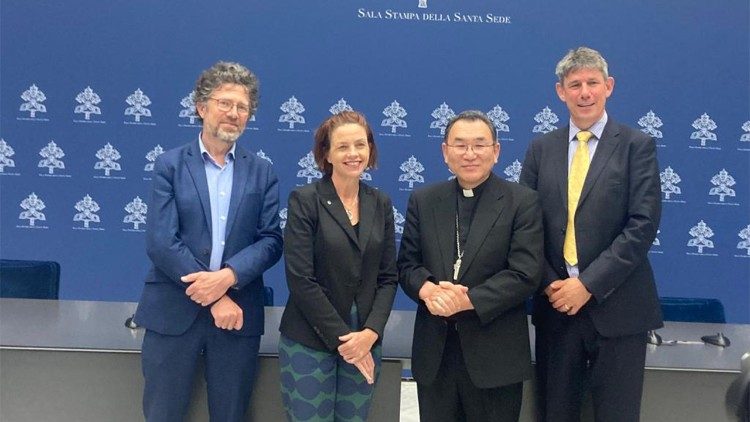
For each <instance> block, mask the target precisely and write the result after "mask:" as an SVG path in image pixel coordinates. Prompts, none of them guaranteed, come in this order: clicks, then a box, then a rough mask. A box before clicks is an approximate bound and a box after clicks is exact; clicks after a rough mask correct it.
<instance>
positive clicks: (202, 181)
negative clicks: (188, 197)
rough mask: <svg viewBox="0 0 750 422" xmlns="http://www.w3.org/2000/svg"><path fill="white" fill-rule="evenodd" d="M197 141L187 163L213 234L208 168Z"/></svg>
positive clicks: (192, 146)
mask: <svg viewBox="0 0 750 422" xmlns="http://www.w3.org/2000/svg"><path fill="white" fill-rule="evenodd" d="M198 142H200V141H196V142H194V143H193V144H191V146H190V148H189V149H188V150H187V154H186V155H185V163H186V164H187V168H188V171H189V172H190V176H191V177H192V178H193V184H194V185H195V190H196V191H198V198H199V199H200V201H201V205H202V206H203V216H204V217H205V220H206V227H207V228H208V233H209V234H211V199H210V197H209V195H208V179H206V167H205V164H204V163H203V157H202V156H201V151H200V148H199V147H198Z"/></svg>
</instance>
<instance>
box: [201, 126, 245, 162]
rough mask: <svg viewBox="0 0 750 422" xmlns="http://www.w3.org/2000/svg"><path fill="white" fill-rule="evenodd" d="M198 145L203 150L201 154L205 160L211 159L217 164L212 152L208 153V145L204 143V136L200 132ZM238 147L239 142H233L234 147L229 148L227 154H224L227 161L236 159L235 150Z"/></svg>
mask: <svg viewBox="0 0 750 422" xmlns="http://www.w3.org/2000/svg"><path fill="white" fill-rule="evenodd" d="M198 147H199V148H200V151H201V156H202V157H203V161H206V160H210V161H211V162H212V163H214V164H216V162H214V159H213V157H211V154H209V153H208V150H207V149H206V146H205V145H203V138H202V137H201V134H200V133H199V134H198ZM235 148H237V143H236V142H233V143H232V148H229V151H227V154H226V155H225V156H224V157H225V158H226V160H225V161H226V162H230V161H234V150H235Z"/></svg>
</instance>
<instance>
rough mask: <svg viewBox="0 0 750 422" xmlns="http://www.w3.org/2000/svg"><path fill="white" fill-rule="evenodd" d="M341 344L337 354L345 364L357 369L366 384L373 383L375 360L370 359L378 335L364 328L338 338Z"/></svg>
mask: <svg viewBox="0 0 750 422" xmlns="http://www.w3.org/2000/svg"><path fill="white" fill-rule="evenodd" d="M339 340H340V341H342V343H341V344H340V345H339V347H338V351H339V354H340V355H341V357H342V358H343V359H344V361H345V362H346V363H350V364H352V365H354V366H356V367H357V369H358V370H359V372H360V373H361V374H362V375H363V376H364V377H365V380H367V383H368V384H372V383H374V382H375V360H374V359H373V357H372V352H371V350H372V345H373V344H375V342H376V341H377V340H378V333H376V332H375V331H373V330H371V329H369V328H365V329H364V330H362V331H352V332H351V333H349V334H346V335H343V336H340V337H339Z"/></svg>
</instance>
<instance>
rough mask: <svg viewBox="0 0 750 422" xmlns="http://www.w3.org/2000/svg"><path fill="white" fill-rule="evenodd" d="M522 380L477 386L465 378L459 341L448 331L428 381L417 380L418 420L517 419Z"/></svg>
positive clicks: (502, 421)
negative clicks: (437, 364)
mask: <svg viewBox="0 0 750 422" xmlns="http://www.w3.org/2000/svg"><path fill="white" fill-rule="evenodd" d="M522 395H523V383H522V382H519V383H516V384H511V385H506V386H502V387H498V388H478V387H476V386H475V385H474V384H473V383H472V382H471V379H469V373H468V372H467V371H466V365H465V363H464V358H463V352H462V350H461V343H460V340H459V338H458V333H457V332H456V331H455V330H454V329H449V330H448V338H447V340H446V342H445V349H444V352H443V360H442V362H441V364H440V370H439V371H438V374H437V377H436V378H435V381H434V382H433V383H432V384H428V385H425V384H420V383H419V382H417V397H418V399H419V419H420V420H422V421H425V422H427V421H429V422H462V421H470V422H484V421H486V422H506V421H507V422H517V421H518V417H519V414H520V412H521V401H522Z"/></svg>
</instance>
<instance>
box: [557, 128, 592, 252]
mask: <svg viewBox="0 0 750 422" xmlns="http://www.w3.org/2000/svg"><path fill="white" fill-rule="evenodd" d="M576 139H578V148H576V152H575V154H573V161H572V162H571V163H570V172H568V227H567V228H566V229H565V243H564V244H563V256H564V257H565V262H567V263H568V264H570V265H578V251H577V249H576V225H575V215H576V208H577V207H578V200H579V199H580V198H581V190H583V181H584V180H586V173H588V171H589V139H591V132H589V131H587V130H582V131H580V132H578V133H577V134H576Z"/></svg>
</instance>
